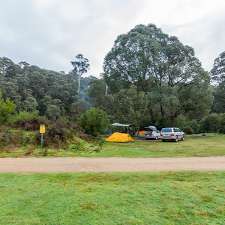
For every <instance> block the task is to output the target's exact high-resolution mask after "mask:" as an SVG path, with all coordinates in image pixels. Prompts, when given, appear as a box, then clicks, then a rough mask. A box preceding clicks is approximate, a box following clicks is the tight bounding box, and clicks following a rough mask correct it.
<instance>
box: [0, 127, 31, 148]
mask: <svg viewBox="0 0 225 225" xmlns="http://www.w3.org/2000/svg"><path fill="white" fill-rule="evenodd" d="M34 144H35V133H34V132H28V131H23V130H19V129H18V130H13V129H10V128H7V127H4V129H2V130H1V132H0V146H2V147H6V146H10V145H13V146H25V145H34Z"/></svg>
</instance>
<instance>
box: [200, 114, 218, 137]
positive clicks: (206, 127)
mask: <svg viewBox="0 0 225 225" xmlns="http://www.w3.org/2000/svg"><path fill="white" fill-rule="evenodd" d="M220 129H221V114H216V113H212V114H210V115H208V116H207V117H205V118H203V119H202V120H201V132H208V133H210V132H219V131H220Z"/></svg>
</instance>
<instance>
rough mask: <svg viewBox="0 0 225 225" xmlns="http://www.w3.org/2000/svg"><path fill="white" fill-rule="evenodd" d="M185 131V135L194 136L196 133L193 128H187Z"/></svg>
mask: <svg viewBox="0 0 225 225" xmlns="http://www.w3.org/2000/svg"><path fill="white" fill-rule="evenodd" d="M183 130H184V133H185V134H193V133H194V131H193V129H192V128H191V127H185V128H184V129H183Z"/></svg>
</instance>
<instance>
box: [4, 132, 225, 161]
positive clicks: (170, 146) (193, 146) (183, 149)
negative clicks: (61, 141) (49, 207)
mask: <svg viewBox="0 0 225 225" xmlns="http://www.w3.org/2000/svg"><path fill="white" fill-rule="evenodd" d="M28 151H29V148H26V147H23V148H20V149H16V150H13V151H1V150H0V157H24V156H29V157H30V156H35V157H41V156H43V151H42V150H41V149H36V150H34V151H33V152H32V154H27V153H26V152H28ZM224 155H225V135H216V134H207V136H201V135H193V136H188V137H186V139H185V141H181V142H178V143H175V142H161V141H136V142H133V143H105V144H104V145H103V149H102V151H100V152H88V151H80V152H72V151H69V150H56V149H49V150H48V155H47V156H48V157H53V156H55V157H74V156H82V157H191V156H224Z"/></svg>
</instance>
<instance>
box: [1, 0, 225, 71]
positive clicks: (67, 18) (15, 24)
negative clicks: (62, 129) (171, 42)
mask: <svg viewBox="0 0 225 225" xmlns="http://www.w3.org/2000/svg"><path fill="white" fill-rule="evenodd" d="M0 2H1V5H0V56H7V57H9V58H11V59H13V60H14V61H15V62H19V61H22V60H25V61H27V62H29V63H31V64H35V65H39V66H40V67H44V68H48V69H54V70H57V71H61V70H64V71H69V70H70V69H71V65H70V61H71V60H72V58H73V57H74V56H75V55H76V54H78V53H83V54H84V55H85V56H86V57H87V58H89V60H90V63H91V70H90V71H89V73H91V74H94V75H98V74H99V73H101V72H102V63H103V59H104V56H105V55H106V53H107V52H108V51H109V50H110V49H111V47H112V46H113V42H114V40H115V39H116V37H117V36H118V35H119V34H122V33H127V32H128V31H129V30H130V29H131V28H133V27H134V26H135V25H137V24H149V23H154V24H156V25H157V26H158V27H161V28H162V30H163V31H164V32H166V33H169V34H170V35H176V36H178V38H179V39H180V40H181V41H182V42H183V43H184V44H188V45H190V46H192V47H194V49H195V51H196V55H197V56H198V57H199V58H200V60H201V61H202V63H203V66H204V68H205V69H210V68H211V66H212V64H213V60H214V58H215V57H216V56H218V54H219V53H221V52H222V51H225V0H213V1H212V0H7V1H6V0H0Z"/></svg>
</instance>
